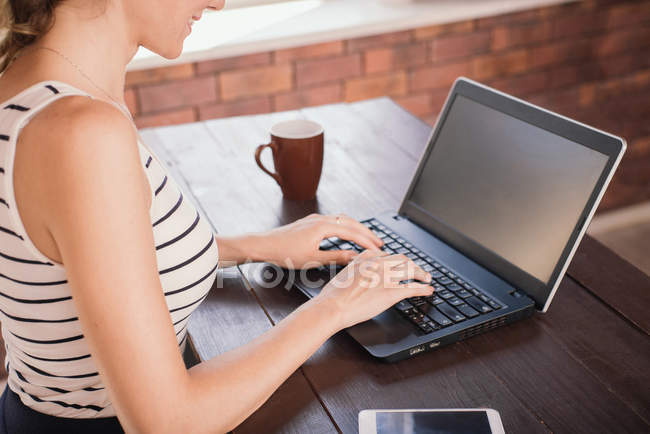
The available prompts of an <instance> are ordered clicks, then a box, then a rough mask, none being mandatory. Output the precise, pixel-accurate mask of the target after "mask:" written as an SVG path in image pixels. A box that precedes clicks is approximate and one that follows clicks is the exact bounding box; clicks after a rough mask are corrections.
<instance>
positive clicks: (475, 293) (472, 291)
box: [469, 288, 481, 295]
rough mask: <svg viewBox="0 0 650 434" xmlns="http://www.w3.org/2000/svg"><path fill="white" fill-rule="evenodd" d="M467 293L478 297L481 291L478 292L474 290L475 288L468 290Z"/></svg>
mask: <svg viewBox="0 0 650 434" xmlns="http://www.w3.org/2000/svg"><path fill="white" fill-rule="evenodd" d="M469 292H471V293H472V294H474V295H480V294H481V291H479V290H478V289H476V288H472V289H470V290H469Z"/></svg>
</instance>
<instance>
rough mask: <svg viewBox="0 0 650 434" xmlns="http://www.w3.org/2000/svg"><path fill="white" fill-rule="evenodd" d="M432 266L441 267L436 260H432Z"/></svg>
mask: <svg viewBox="0 0 650 434" xmlns="http://www.w3.org/2000/svg"><path fill="white" fill-rule="evenodd" d="M433 266H434V267H436V268H440V267H442V265H440V264H439V263H437V262H434V263H433Z"/></svg>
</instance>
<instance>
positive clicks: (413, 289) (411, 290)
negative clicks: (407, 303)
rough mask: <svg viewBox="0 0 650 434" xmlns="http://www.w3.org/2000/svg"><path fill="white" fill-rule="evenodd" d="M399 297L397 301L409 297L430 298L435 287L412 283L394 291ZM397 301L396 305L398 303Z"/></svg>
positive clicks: (400, 286)
mask: <svg viewBox="0 0 650 434" xmlns="http://www.w3.org/2000/svg"><path fill="white" fill-rule="evenodd" d="M393 291H395V295H396V296H397V297H398V299H397V301H400V300H403V299H405V298H409V297H428V296H430V295H431V294H433V286H431V285H427V284H426V283H418V282H410V283H405V284H403V285H399V287H397V288H395V289H393ZM397 301H396V302H395V303H397Z"/></svg>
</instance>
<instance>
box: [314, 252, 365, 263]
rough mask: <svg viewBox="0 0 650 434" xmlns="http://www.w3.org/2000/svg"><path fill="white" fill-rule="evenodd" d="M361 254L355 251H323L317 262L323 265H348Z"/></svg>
mask: <svg viewBox="0 0 650 434" xmlns="http://www.w3.org/2000/svg"><path fill="white" fill-rule="evenodd" d="M357 256H359V254H358V253H357V252H355V251H354V250H321V251H320V252H319V253H318V255H317V260H318V261H320V262H321V263H323V264H332V263H335V264H337V265H347V264H349V263H350V261H352V260H353V259H355V258H356V257H357Z"/></svg>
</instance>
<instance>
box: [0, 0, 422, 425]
mask: <svg viewBox="0 0 650 434" xmlns="http://www.w3.org/2000/svg"><path fill="white" fill-rule="evenodd" d="M0 5H1V10H0V12H1V13H2V17H3V21H4V23H3V25H4V27H5V28H6V29H8V33H7V34H6V36H5V40H4V42H3V43H2V45H1V46H0V56H4V61H3V63H2V65H0V71H3V75H2V76H1V77H0V101H3V102H2V106H1V108H0V167H1V168H2V170H0V180H1V182H0V185H1V186H2V187H1V188H0V198H2V204H0V255H1V257H0V310H1V311H2V312H1V313H2V315H1V316H0V318H1V321H2V326H3V337H4V339H5V343H6V347H7V359H6V361H7V365H8V366H7V369H8V373H9V378H8V388H7V389H6V390H5V393H4V394H3V395H2V403H1V406H0V408H1V410H2V412H1V413H0V414H1V415H2V418H3V420H4V423H3V422H1V421H0V430H6V431H5V432H18V431H20V432H57V431H59V432H119V431H121V430H122V429H124V430H126V431H128V432H155V433H164V432H174V433H178V432H193V433H194V432H223V431H227V430H230V429H232V428H234V427H235V426H237V425H238V424H239V423H241V422H242V421H243V420H244V419H245V418H246V417H247V416H249V415H250V414H251V413H252V412H253V411H255V409H257V408H258V407H259V406H260V405H262V403H264V401H265V400H266V399H267V398H268V397H269V396H270V395H271V394H272V393H273V391H274V390H275V389H277V388H278V386H279V385H280V384H281V383H282V382H283V381H284V380H285V379H286V378H287V377H288V376H289V375H290V374H291V373H292V372H293V371H294V370H295V369H296V368H297V367H298V366H300V365H301V364H302V363H303V362H304V361H305V360H306V359H307V358H308V357H309V356H310V355H311V354H312V353H313V352H314V351H315V350H316V349H317V348H318V347H319V346H320V345H321V344H322V343H323V342H324V341H325V340H326V339H328V338H329V337H330V336H332V334H334V333H336V332H337V331H339V330H341V329H343V328H345V327H348V326H351V325H353V324H355V323H358V322H361V321H364V320H367V319H369V318H372V317H373V316H375V315H377V314H378V313H380V312H381V311H383V310H385V309H386V308H388V307H389V306H391V305H393V304H395V303H396V302H397V301H399V300H401V299H403V298H405V297H412V296H421V295H430V294H431V292H432V290H433V289H432V288H431V287H430V286H428V285H426V284H424V283H418V282H414V281H412V282H411V283H400V282H402V281H404V280H407V279H409V280H412V279H416V280H421V281H425V282H429V281H430V280H431V279H430V275H428V274H427V273H425V272H423V271H422V270H421V269H419V268H418V267H417V266H415V264H413V263H412V262H410V261H409V260H408V259H407V258H405V257H404V256H400V255H394V256H386V255H385V254H384V253H383V252H382V251H381V250H380V249H379V247H380V246H381V240H379V239H378V238H376V237H375V236H374V234H372V232H371V231H369V230H368V229H367V228H365V227H364V226H363V225H361V224H360V223H358V222H355V221H354V220H353V219H351V218H349V217H347V216H343V215H341V216H321V215H311V216H309V217H306V218H304V219H301V220H298V221H296V222H294V223H292V224H290V225H287V226H284V227H281V228H278V229H275V230H272V231H269V232H267V233H261V234H252V235H245V236H240V237H222V236H216V237H215V236H214V234H213V233H212V232H211V230H210V228H209V226H208V224H207V222H206V220H205V218H203V216H201V215H200V213H199V212H198V211H197V210H196V209H195V208H194V207H193V206H192V204H191V203H190V201H188V200H183V194H182V191H180V189H179V188H178V186H177V185H176V183H175V182H174V180H173V178H172V177H171V176H170V175H169V174H168V173H167V172H166V170H165V167H164V166H163V165H162V164H159V162H158V160H157V159H156V157H155V155H153V154H152V153H151V151H150V150H149V149H148V148H147V147H146V145H144V144H143V143H142V142H140V141H139V140H138V136H137V132H136V130H135V128H134V126H133V123H132V120H131V119H130V115H129V114H128V111H127V110H126V109H125V108H124V107H125V106H124V99H123V98H124V96H123V91H124V76H125V68H126V65H127V63H128V62H129V60H130V59H131V58H132V57H133V55H134V54H135V52H136V50H137V48H138V47H139V46H140V45H142V46H144V47H146V48H148V49H150V50H152V51H154V52H156V53H158V54H160V55H161V56H164V57H166V58H175V57H177V56H178V55H179V54H180V52H181V49H182V46H183V40H184V39H185V37H187V35H188V34H189V33H190V32H191V26H192V22H193V21H196V20H198V19H199V18H200V17H201V13H202V11H203V10H204V9H215V10H217V9H222V8H223V6H224V1H223V0H212V1H207V0H183V1H181V0H155V1H154V0H3V1H2V2H0ZM330 236H339V237H341V238H345V239H348V240H352V241H354V242H356V243H357V244H359V245H361V246H363V247H364V248H366V249H367V250H365V251H364V252H363V253H361V254H359V255H357V256H356V257H355V256H354V253H352V252H323V251H319V250H318V245H319V242H320V240H322V239H323V238H325V237H330ZM217 256H218V259H217ZM247 260H252V261H268V262H271V263H275V264H279V265H283V266H290V265H291V266H294V267H297V268H301V267H305V266H307V265H308V264H312V265H313V264H317V263H318V264H326V263H329V262H331V261H336V262H338V263H340V264H347V263H350V264H349V265H348V266H347V267H346V268H345V269H344V270H343V271H342V272H341V273H339V274H338V275H337V276H336V278H335V279H333V280H332V281H331V282H330V283H329V284H328V285H327V286H326V287H325V289H324V290H323V291H322V293H321V294H320V295H319V296H318V297H316V298H314V299H312V300H310V301H308V302H306V303H305V304H304V305H303V306H301V307H300V308H299V309H297V310H296V311H295V312H293V313H292V314H291V315H290V316H288V317H287V318H286V319H285V320H284V321H282V322H281V323H279V324H278V325H277V326H275V327H274V328H273V329H271V330H270V331H268V332H267V333H265V334H264V335H262V336H260V337H258V338H257V339H255V340H253V341H252V342H250V343H249V344H247V345H245V346H243V347H241V348H238V349H236V350H233V351H230V352H228V353H226V354H223V355H221V356H219V357H216V358H214V359H212V360H209V361H206V362H204V363H201V364H199V365H197V366H195V367H193V368H192V369H190V370H189V371H188V370H186V368H185V366H184V365H183V361H182V357H181V351H179V347H181V349H182V347H183V345H184V342H185V335H186V329H185V326H186V324H187V320H188V318H189V315H190V314H191V312H192V311H193V310H194V309H195V308H196V307H197V306H198V304H199V303H200V302H201V300H203V298H204V297H205V295H206V293H207V291H208V289H209V288H210V286H211V284H212V281H213V280H214V278H215V273H216V268H217V265H218V263H219V264H221V265H223V264H226V263H228V264H233V263H241V262H244V261H247ZM233 391H237V393H233Z"/></svg>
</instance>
